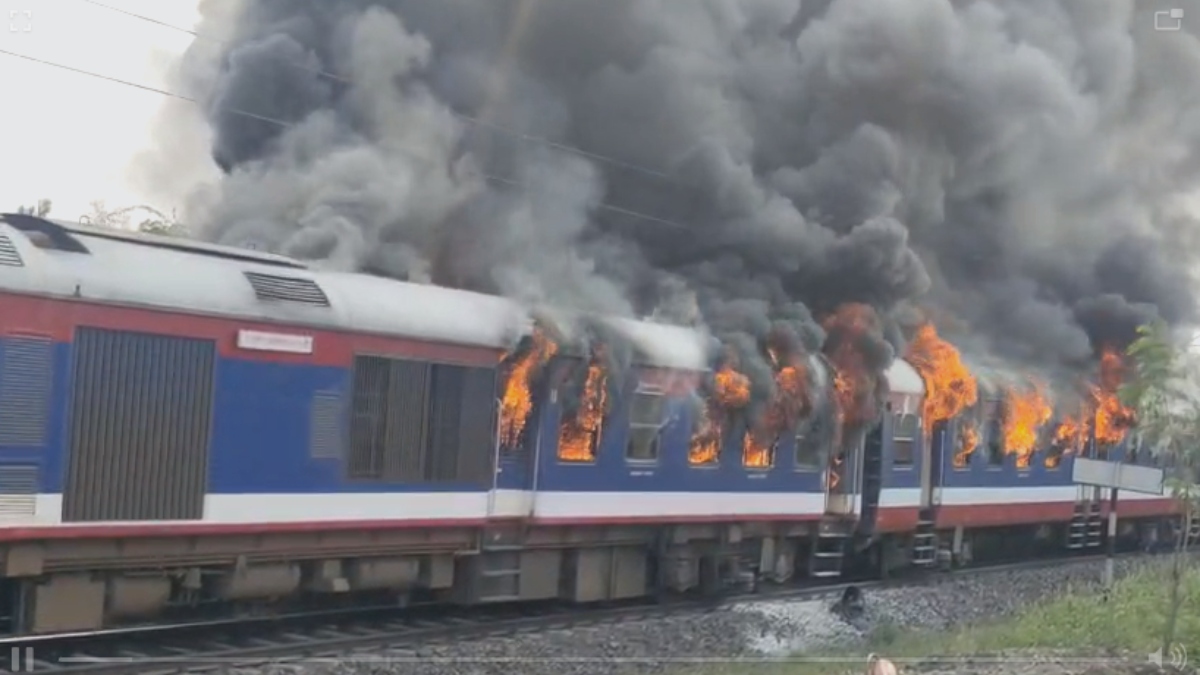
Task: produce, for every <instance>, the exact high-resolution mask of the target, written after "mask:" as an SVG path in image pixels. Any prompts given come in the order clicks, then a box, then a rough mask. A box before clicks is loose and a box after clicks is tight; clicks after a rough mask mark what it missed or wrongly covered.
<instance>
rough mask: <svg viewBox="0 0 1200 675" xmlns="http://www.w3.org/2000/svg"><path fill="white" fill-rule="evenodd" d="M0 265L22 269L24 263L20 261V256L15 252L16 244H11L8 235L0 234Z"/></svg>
mask: <svg viewBox="0 0 1200 675" xmlns="http://www.w3.org/2000/svg"><path fill="white" fill-rule="evenodd" d="M0 265H7V266H8V267H24V266H25V261H24V260H21V254H20V253H19V252H18V251H17V246H16V244H13V242H12V239H9V238H8V235H4V234H0Z"/></svg>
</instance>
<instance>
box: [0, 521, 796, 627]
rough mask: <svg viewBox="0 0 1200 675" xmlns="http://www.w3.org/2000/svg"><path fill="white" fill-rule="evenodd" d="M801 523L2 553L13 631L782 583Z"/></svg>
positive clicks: (407, 534) (67, 546) (150, 541)
mask: <svg viewBox="0 0 1200 675" xmlns="http://www.w3.org/2000/svg"><path fill="white" fill-rule="evenodd" d="M814 529H815V528H814V527H813V526H812V525H811V524H807V523H795V524H777V523H776V524H772V523H742V524H699V525H679V526H671V527H657V526H623V527H622V526H612V527H590V528H581V527H536V528H523V527H520V526H515V525H514V526H512V527H500V528H490V529H488V530H486V531H483V532H480V531H479V530H476V529H472V528H460V529H454V528H443V529H419V530H373V531H330V532H304V533H289V534H278V533H276V534H270V535H242V536H212V535H205V536H191V537H180V536H175V537H145V538H128V539H120V540H113V539H59V540H43V541H36V542H22V543H14V544H9V545H7V546H5V547H4V548H3V549H0V550H2V553H3V575H4V578H3V581H2V582H0V602H3V603H4V605H5V606H4V607H3V611H2V612H0V614H3V615H4V616H6V617H7V621H8V625H7V626H6V627H5V628H6V629H7V631H8V632H11V633H17V634H21V633H52V632H60V631H86V630H96V629H100V628H107V627H112V626H115V625H121V624H127V623H139V622H144V621H150V620H161V619H163V618H164V617H171V618H182V617H196V616H205V617H207V616H211V615H212V614H213V613H215V612H223V613H230V612H232V613H246V612H262V611H279V610H282V609H288V608H294V607H296V606H297V605H302V604H306V605H311V604H314V603H332V604H336V603H349V602H353V601H360V600H361V601H365V600H366V599H367V598H375V599H379V598H381V597H382V598H388V599H389V600H390V601H392V602H397V603H401V602H406V601H409V600H422V601H432V602H445V603H456V604H466V605H474V604H485V603H498V602H518V601H538V600H564V601H569V602H578V603H587V602H600V601H612V600H622V599H630V598H638V597H645V596H648V595H655V594H659V593H661V594H671V593H686V592H694V591H704V592H715V591H716V590H718V589H719V588H723V587H726V586H728V585H729V584H730V583H752V582H754V581H755V580H756V579H757V578H759V577H761V578H764V579H766V580H769V581H775V582H785V581H788V580H789V579H791V578H792V577H793V576H794V575H795V574H796V573H797V570H798V567H800V566H798V565H797V562H798V561H801V562H802V558H801V556H802V555H803V552H804V551H805V550H807V549H808V548H809V547H810V546H811V544H810V542H808V541H807V538H810V537H812V535H813V531H814Z"/></svg>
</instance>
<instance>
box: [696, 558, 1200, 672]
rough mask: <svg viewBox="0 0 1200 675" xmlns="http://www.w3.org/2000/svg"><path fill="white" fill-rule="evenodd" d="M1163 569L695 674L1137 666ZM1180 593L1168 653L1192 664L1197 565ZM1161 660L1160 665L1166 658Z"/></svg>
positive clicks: (1199, 588)
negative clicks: (1011, 611)
mask: <svg viewBox="0 0 1200 675" xmlns="http://www.w3.org/2000/svg"><path fill="white" fill-rule="evenodd" d="M1169 565H1170V563H1169V561H1164V560H1163V559H1161V558H1157V559H1153V560H1139V561H1138V562H1137V563H1136V569H1134V570H1131V573H1130V574H1128V576H1126V577H1125V578H1122V579H1119V580H1118V581H1117V582H1116V584H1115V585H1114V587H1113V590H1112V593H1111V595H1110V596H1109V597H1108V598H1107V599H1106V598H1105V596H1104V594H1103V593H1102V592H1101V591H1100V589H1099V588H1098V587H1097V585H1096V583H1095V581H1094V580H1091V579H1080V580H1079V582H1078V584H1077V585H1075V584H1072V586H1073V588H1072V589H1071V590H1069V591H1068V592H1067V593H1066V594H1064V595H1062V596H1059V597H1056V598H1053V599H1048V600H1046V601H1045V602H1042V603H1037V604H1034V605H1032V606H1031V607H1029V608H1028V609H1026V610H1025V611H1022V612H1020V613H1018V614H1016V615H1015V616H1011V617H1008V618H1004V619H1001V620H993V621H987V622H981V623H979V624H976V625H972V626H962V627H957V628H950V629H945V630H927V629H917V630H913V629H911V628H906V627H904V626H899V625H897V624H894V623H884V624H881V625H877V626H875V627H874V629H873V631H872V632H871V633H870V635H869V636H868V637H867V638H866V640H864V641H863V642H862V643H859V644H855V645H853V646H847V647H843V648H837V649H826V650H811V651H806V652H802V653H800V654H797V655H796V658H795V659H794V660H789V661H788V662H787V663H776V664H755V665H753V666H745V665H731V666H728V667H706V668H702V669H700V671H701V672H702V673H703V674H704V675H734V674H741V673H747V674H748V673H750V672H753V673H754V674H755V675H763V674H767V675H817V674H818V673H820V674H834V673H861V672H863V670H864V664H865V655H867V654H869V653H876V654H879V655H881V656H884V657H886V658H889V659H892V660H893V661H895V662H896V663H897V664H898V665H899V666H900V668H901V670H902V671H903V672H908V673H918V672H942V673H950V672H955V673H957V672H968V671H969V672H971V673H989V674H992V673H994V674H997V675H1000V674H1005V675H1008V674H1021V675H1035V674H1039V673H1043V672H1045V673H1050V672H1053V673H1056V674H1058V675H1068V674H1070V673H1133V672H1141V670H1143V669H1145V668H1146V667H1147V666H1148V665H1149V661H1148V658H1147V655H1149V654H1152V653H1154V652H1155V651H1156V650H1158V649H1159V648H1160V646H1161V640H1162V633H1163V625H1164V622H1165V620H1166V606H1167V594H1168V586H1167V575H1168V568H1169ZM1183 594H1184V597H1183V603H1182V606H1181V610H1180V615H1179V621H1178V625H1177V634H1176V643H1177V645H1179V646H1181V647H1182V648H1183V649H1182V650H1175V651H1174V654H1175V655H1176V658H1178V657H1179V655H1180V654H1183V653H1185V652H1186V654H1187V656H1188V660H1189V662H1190V663H1191V666H1190V667H1191V668H1193V669H1194V668H1195V664H1196V662H1197V661H1198V660H1200V569H1197V568H1196V567H1195V566H1194V565H1193V567H1191V568H1190V569H1189V570H1188V571H1187V573H1186V577H1185V579H1184V583H1183ZM810 659H811V660H810ZM1163 660H1164V662H1166V663H1169V662H1170V660H1171V654H1167V655H1166V656H1164V659H1163ZM1185 670H1186V669H1185ZM691 672H692V673H693V675H699V674H698V673H696V671H695V670H693V671H691ZM1186 672H1194V671H1186Z"/></svg>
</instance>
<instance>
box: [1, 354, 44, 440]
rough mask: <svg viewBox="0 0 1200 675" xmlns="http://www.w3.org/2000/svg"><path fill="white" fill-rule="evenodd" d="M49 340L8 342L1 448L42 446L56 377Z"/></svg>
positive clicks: (3, 374) (3, 377)
mask: <svg viewBox="0 0 1200 675" xmlns="http://www.w3.org/2000/svg"><path fill="white" fill-rule="evenodd" d="M53 371H54V364H53V347H52V346H51V344H50V340H48V339H46V338H39V337H19V338H12V339H9V340H7V341H6V342H5V343H4V347H3V357H0V446H3V447H41V446H42V445H44V444H45V442H46V426H47V422H48V420H49V417H50V383H51V381H52V380H53V375H54V372H53Z"/></svg>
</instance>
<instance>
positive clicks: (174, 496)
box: [62, 327, 216, 522]
mask: <svg viewBox="0 0 1200 675" xmlns="http://www.w3.org/2000/svg"><path fill="white" fill-rule="evenodd" d="M215 360H216V345H215V344H214V343H213V341H211V340H198V339H193V338H180V337H173V336H167V335H156V334H150V333H138V332H131V331H117V330H107V329H102V328H91V327H80V328H78V329H77V330H76V333H75V343H74V358H73V361H74V372H73V374H72V383H71V385H72V386H71V404H70V405H71V407H70V411H71V413H70V421H69V427H68V434H69V436H68V438H69V456H68V461H67V480H66V486H65V487H66V489H65V490H64V491H63V507H62V519H63V522H79V521H100V520H199V519H200V518H202V517H203V515H204V495H205V492H206V491H207V490H206V488H207V482H208V450H209V439H210V435H211V430H212V423H213V374H214V367H215V366H214V364H215Z"/></svg>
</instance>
